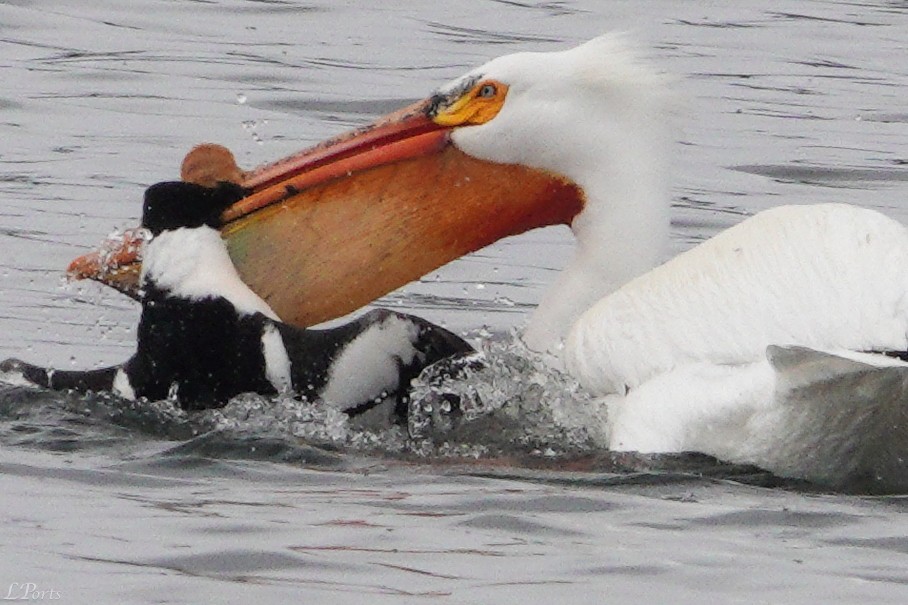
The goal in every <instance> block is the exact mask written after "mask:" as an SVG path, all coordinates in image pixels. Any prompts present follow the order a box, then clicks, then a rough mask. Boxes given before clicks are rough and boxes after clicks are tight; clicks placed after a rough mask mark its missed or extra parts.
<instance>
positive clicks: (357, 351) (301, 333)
mask: <svg viewBox="0 0 908 605" xmlns="http://www.w3.org/2000/svg"><path fill="white" fill-rule="evenodd" d="M241 195H242V192H241V191H240V190H239V189H238V188H235V187H231V186H223V187H219V188H213V189H212V188H205V187H201V186H198V185H193V184H189V183H182V182H174V183H159V184H158V185H155V186H153V187H151V188H149V190H148V191H147V192H146V199H145V213H144V217H145V219H144V220H143V222H144V223H145V224H146V226H150V227H151V233H152V236H151V239H150V241H148V242H147V244H145V251H144V263H143V268H142V276H141V284H142V295H141V303H142V313H141V317H140V320H139V326H138V332H137V351H136V353H135V355H133V356H132V357H131V358H130V359H129V360H128V361H127V362H125V363H124V364H122V365H121V366H117V367H114V368H105V369H101V370H92V371H87V372H78V371H62V372H61V371H53V370H46V369H43V368H39V367H36V366H33V365H31V364H25V363H23V362H19V361H7V362H6V363H5V367H6V369H8V370H10V369H14V370H18V371H20V372H22V373H23V375H24V376H25V377H26V378H27V379H29V380H31V381H32V382H35V383H37V384H40V385H41V386H45V387H50V388H56V389H76V390H94V391H113V392H114V393H116V394H118V395H120V396H123V397H126V398H130V399H133V398H147V399H150V400H158V399H165V398H167V397H173V398H175V399H176V401H178V402H179V404H180V405H181V406H182V407H183V408H185V409H189V410H195V409H208V408H214V407H221V406H223V405H224V404H226V403H227V401H228V400H229V399H230V398H231V397H233V396H235V395H238V394H240V393H245V392H254V393H260V394H263V395H268V394H275V393H288V394H295V395H297V396H302V397H305V398H307V399H311V400H316V399H320V400H323V401H325V402H326V403H328V404H330V405H333V406H335V407H337V408H339V409H341V410H343V411H345V412H347V413H349V414H351V415H357V414H360V413H363V412H365V411H368V410H369V409H371V408H373V407H375V406H376V405H377V404H385V407H388V405H387V403H388V402H390V404H391V405H390V409H389V410H388V417H389V418H390V419H399V418H400V417H401V415H402V414H404V413H405V409H406V401H405V397H406V392H407V390H408V388H409V383H410V380H411V379H412V378H414V377H415V376H416V375H417V374H418V373H419V371H420V370H421V369H422V368H423V367H425V366H426V365H429V364H432V363H434V362H436V361H439V360H441V359H443V358H445V357H447V356H449V355H459V354H463V353H466V352H468V351H472V348H471V347H470V346H469V345H468V344H467V343H466V342H464V341H463V340H462V339H461V338H459V337H457V336H456V335H454V334H452V333H451V332H448V331H447V330H444V329H442V328H439V327H437V326H434V325H432V324H430V323H429V322H426V321H424V320H422V319H420V318H417V317H413V316H409V315H404V314H400V313H395V312H392V311H387V310H382V309H379V310H374V311H371V312H369V313H367V314H365V315H363V316H362V317H360V318H358V319H356V320H354V321H352V322H350V323H348V324H345V325H342V326H339V327H335V328H329V329H321V330H316V329H309V330H307V329H302V328H298V327H295V326H291V325H289V324H286V323H283V322H281V321H280V319H279V318H278V317H277V315H276V314H275V313H274V311H273V310H272V309H271V308H270V307H269V306H268V305H267V303H265V302H264V301H263V300H262V299H261V298H260V297H259V296H258V295H257V294H255V293H254V292H252V290H250V289H249V288H248V287H247V286H246V285H245V284H244V283H243V282H242V280H241V279H240V278H239V276H238V274H237V272H236V270H235V268H234V266H233V264H232V263H231V261H230V257H229V256H228V253H227V249H226V247H225V245H224V242H223V240H222V239H221V236H220V234H219V233H218V231H217V230H216V229H215V228H213V227H212V226H211V225H209V224H208V221H209V220H212V219H211V218H210V217H212V216H214V215H215V214H213V213H212V209H215V210H218V209H220V208H222V207H224V206H225V205H226V204H229V203H230V202H231V201H233V200H235V199H238V197H239V196H241ZM209 206H210V208H208V207H209ZM177 207H179V208H194V209H195V210H193V212H194V213H196V214H198V216H197V217H196V216H195V215H193V216H191V217H186V216H181V215H180V212H178V211H174V210H173V209H174V208H177ZM159 215H163V219H161V220H162V221H163V222H162V223H161V224H158V222H157V221H158V217H159ZM184 225H185V226H184Z"/></svg>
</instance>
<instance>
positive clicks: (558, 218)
mask: <svg viewBox="0 0 908 605" xmlns="http://www.w3.org/2000/svg"><path fill="white" fill-rule="evenodd" d="M666 92H667V87H666V86H665V81H664V78H663V77H662V76H661V75H659V74H657V73H655V72H653V71H652V70H650V69H649V68H648V67H647V66H646V65H645V63H644V62H643V61H641V60H640V59H639V58H638V55H637V53H635V52H634V51H633V50H632V48H631V46H630V45H629V44H628V43H627V41H626V40H625V38H624V37H623V36H619V35H605V36H601V37H599V38H596V39H594V40H592V41H589V42H587V43H585V44H582V45H580V46H578V47H576V48H572V49H569V50H564V51H560V52H550V53H519V54H513V55H508V56H504V57H500V58H497V59H494V60H492V61H490V62H488V63H486V64H485V65H483V66H481V67H479V68H477V69H474V70H472V71H470V72H469V73H467V74H465V75H464V76H462V77H460V78H457V79H456V80H454V81H452V82H450V83H448V84H446V85H444V86H442V87H440V88H439V89H438V90H437V91H436V92H435V93H434V94H432V95H430V96H429V97H428V98H427V99H425V100H423V101H420V102H418V103H415V104H413V105H411V106H409V107H406V108H404V109H401V110H400V111H397V112H395V113H393V114H390V115H389V116H386V117H384V118H381V119H379V120H378V121H376V122H375V123H373V124H372V125H370V126H366V127H363V128H360V129H357V130H355V131H352V132H349V133H346V134H343V135H340V136H338V137H335V138H334V139H331V140H329V141H326V142H324V143H322V144H320V145H317V146H315V147H313V148H311V149H308V150H305V151H303V152H301V153H298V154H296V155H294V156H291V157H288V158H285V159H284V160H281V161H278V162H275V163H273V164H270V165H267V166H263V167H260V168H258V169H255V170H252V171H248V172H242V171H239V170H233V167H231V170H230V175H231V178H230V179H228V180H232V181H236V180H240V184H241V185H242V186H243V187H245V188H246V189H247V190H248V191H249V195H247V196H246V197H245V198H244V199H242V200H240V201H239V202H237V203H236V204H234V205H233V206H231V207H230V208H228V209H227V210H226V211H225V212H224V213H223V214H222V216H221V224H220V229H221V233H222V235H223V237H224V238H225V239H226V241H227V245H228V249H229V250H230V255H231V257H232V259H233V261H234V263H235V264H236V266H237V269H238V270H239V272H240V274H241V275H242V277H243V279H244V280H245V281H246V282H247V283H248V284H249V285H250V287H251V288H252V289H253V290H255V291H256V292H257V293H258V294H259V295H260V296H262V297H263V298H264V299H265V300H266V301H267V302H268V303H269V304H270V305H271V306H272V307H273V308H274V309H275V311H276V312H277V313H278V315H280V316H281V317H282V318H284V320H285V321H289V322H291V323H296V324H298V325H302V326H308V325H312V324H315V323H318V322H320V321H323V320H326V319H330V318H332V317H338V316H340V315H343V314H345V313H348V312H350V311H352V310H354V309H356V308H358V307H360V306H362V305H364V304H366V303H368V302H370V301H371V300H374V299H375V298H377V297H379V296H382V295H383V294H385V293H387V292H390V291H391V290H393V289H395V288H397V287H399V286H401V285H403V284H405V283H407V282H408V281H411V280H413V279H416V278H419V277H421V276H422V275H424V274H426V273H428V272H430V271H432V270H434V269H436V268H438V267H440V266H441V265H443V264H445V263H447V262H449V261H451V260H453V259H455V258H458V257H460V256H463V255H465V254H467V253H469V252H472V251H475V250H478V249H479V248H482V247H484V246H486V245H488V244H490V243H492V242H494V241H497V240H498V239H501V238H503V237H506V236H509V235H515V234H518V233H522V232H524V231H527V230H529V229H533V228H536V227H542V226H546V225H555V224H564V225H569V226H571V227H572V228H573V229H574V232H575V235H577V237H578V242H579V248H578V254H577V258H576V259H575V264H576V263H578V262H579V263H581V264H583V263H586V264H589V263H594V264H596V266H599V265H601V266H603V267H606V268H607V270H609V271H613V272H614V273H615V281H616V282H623V281H626V280H627V279H628V277H630V276H633V275H635V274H637V273H640V272H642V271H644V270H646V269H647V268H649V267H651V266H652V265H653V264H655V262H656V261H657V260H658V257H659V255H661V243H662V241H663V240H664V239H666V236H667V227H668V210H667V204H666V203H665V195H664V187H663V180H664V178H663V175H662V174H661V165H662V162H661V155H662V154H663V152H664V150H663V147H664V142H665V132H664V116H663V114H664V107H665V101H666V98H667V96H668V95H667V94H666ZM202 163H204V160H202ZM184 164H185V162H184ZM237 175H239V176H237ZM603 222H611V223H613V224H614V225H615V226H614V228H612V229H608V228H606V229H605V230H603V229H602V227H601V225H600V223H603ZM588 224H596V225H597V227H596V233H597V236H596V237H595V238H593V237H592V236H589V235H588V236H586V237H585V234H586V232H587V231H590V232H591V230H590V229H588V228H587V225H588ZM656 248H658V249H659V250H658V252H654V250H655V249H656ZM109 256H114V255H109ZM117 258H118V259H119V260H118V262H120V263H121V266H122V262H123V258H122V256H117ZM101 264H103V263H101ZM96 265H97V263H96V264H95V265H90V264H89V265H86V264H85V262H84V259H83V261H82V262H81V264H80V263H74V267H78V268H77V269H76V270H77V271H81V276H82V277H86V276H87V277H94V278H101V279H106V281H107V282H109V283H114V284H116V283H117V280H116V279H113V278H110V277H109V276H110V275H122V274H123V271H121V270H119V268H118V270H117V271H115V272H110V271H104V270H99V269H97V268H96ZM86 266H88V267H89V268H88V269H87V270H86V269H85V267H86ZM606 281H607V280H606ZM616 285H618V284H617V283H616ZM596 290H597V293H598V294H601V293H602V292H601V287H599V286H597V287H596ZM556 306H558V305H556ZM561 306H563V305H561ZM543 307H545V303H544V304H543ZM540 312H543V311H540ZM551 314H552V315H553V317H554V316H555V315H558V314H564V315H574V314H575V313H574V311H573V310H570V309H569V310H568V311H564V310H563V309H560V310H559V309H555V310H554V311H552V312H551Z"/></svg>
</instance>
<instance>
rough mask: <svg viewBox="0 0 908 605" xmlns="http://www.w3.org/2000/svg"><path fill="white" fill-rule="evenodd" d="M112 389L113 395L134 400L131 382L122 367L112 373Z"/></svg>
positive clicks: (134, 394)
mask: <svg viewBox="0 0 908 605" xmlns="http://www.w3.org/2000/svg"><path fill="white" fill-rule="evenodd" d="M112 391H113V393H114V394H115V395H118V396H120V397H122V398H123V399H131V400H134V399H135V398H136V392H135V390H134V389H133V388H132V384H131V383H130V382H129V376H127V375H126V372H125V371H124V370H123V368H120V369H119V370H117V373H116V374H114V380H113V387H112Z"/></svg>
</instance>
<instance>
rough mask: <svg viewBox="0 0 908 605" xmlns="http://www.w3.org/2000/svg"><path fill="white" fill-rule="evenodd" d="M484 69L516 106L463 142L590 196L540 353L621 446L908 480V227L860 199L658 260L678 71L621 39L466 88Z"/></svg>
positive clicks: (537, 317)
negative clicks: (555, 363) (588, 398)
mask: <svg viewBox="0 0 908 605" xmlns="http://www.w3.org/2000/svg"><path fill="white" fill-rule="evenodd" d="M478 75H481V77H482V78H485V79H490V80H494V81H500V82H503V83H504V84H506V85H507V86H508V87H509V90H508V98H507V100H506V101H505V103H504V104H503V106H502V107H501V109H500V112H499V113H498V115H497V116H496V117H495V118H494V119H492V120H490V121H488V122H486V123H484V124H481V125H476V126H472V127H469V128H461V129H458V130H455V131H454V132H453V134H452V139H453V142H454V144H455V145H456V146H458V147H459V148H460V149H462V150H463V151H465V152H467V153H468V154H470V155H473V156H475V157H479V158H482V159H485V160H491V161H494V162H503V163H520V164H525V165H529V166H532V167H534V168H538V169H542V170H546V171H551V172H553V173H556V174H559V175H562V176H564V177H565V178H567V179H568V180H570V181H572V182H574V183H576V184H577V185H578V186H580V187H581V188H582V190H583V193H584V196H585V203H584V206H583V208H582V210H581V211H580V213H579V214H578V215H577V216H576V217H575V218H574V220H573V222H572V224H571V228H572V230H573V233H574V235H575V237H576V242H577V251H576V254H575V256H574V258H573V260H572V261H571V262H570V263H569V265H568V266H567V268H566V269H565V270H564V272H563V273H562V275H561V276H560V277H559V279H558V282H557V284H556V286H555V287H554V288H553V289H552V290H551V291H550V292H549V293H548V294H547V295H546V296H545V297H544V299H543V301H542V303H541V304H540V306H539V308H538V309H537V311H536V312H535V314H534V316H533V318H532V320H531V323H530V325H529V327H528V329H527V331H526V334H525V342H526V343H527V345H528V346H529V347H530V348H532V349H535V350H539V351H548V352H552V353H555V355H556V357H558V358H560V359H561V360H562V361H563V363H564V364H565V366H566V368H567V369H568V370H569V371H570V373H571V374H573V375H574V376H575V377H576V378H577V379H578V380H579V381H580V383H581V384H582V385H583V386H584V387H585V388H586V389H588V390H589V391H590V392H591V393H593V394H594V395H596V396H598V397H600V398H599V399H598V401H599V403H600V404H601V405H604V406H607V408H608V424H609V426H608V430H607V431H606V432H607V434H608V446H609V448H611V449H613V450H626V451H640V452H681V451H699V452H703V453H707V454H711V455H714V456H717V457H719V458H721V459H724V460H727V461H732V462H741V463H752V464H756V465H759V466H761V467H763V468H766V469H768V470H771V471H773V472H775V473H777V474H779V475H783V476H788V477H798V478H806V479H811V480H819V481H822V482H825V483H833V484H839V483H843V482H845V481H851V480H854V479H855V478H857V477H864V476H866V477H871V478H880V477H879V475H880V474H881V473H883V474H886V475H887V477H884V478H882V480H883V481H888V482H892V481H895V482H896V483H899V482H900V483H899V484H901V485H908V480H904V479H902V480H899V479H898V477H899V476H900V475H904V474H905V472H904V470H905V469H904V466H903V465H902V463H901V460H902V459H905V460H908V435H906V429H905V428H904V427H905V425H906V423H905V422H903V421H904V420H906V411H908V386H906V385H908V363H905V361H902V360H900V359H897V358H895V357H892V356H887V355H884V354H883V353H884V352H889V353H890V354H891V353H897V354H901V355H902V357H904V354H905V352H906V351H908V231H906V229H905V227H904V226H903V225H901V224H899V223H897V222H896V221H893V220H891V219H889V218H887V217H885V216H883V215H882V214H880V213H877V212H874V211H871V210H866V209H861V208H857V207H851V206H847V205H840V204H827V205H813V206H784V207H779V208H775V209H772V210H769V211H765V212H763V213H760V214H758V215H756V216H754V217H752V218H750V219H748V220H746V221H744V222H743V223H741V224H739V225H737V226H735V227H733V228H731V229H729V230H727V231H726V232H723V233H721V234H719V235H718V236H716V237H714V238H712V239H711V240H709V241H707V242H705V243H703V244H701V245H699V246H697V247H696V248H694V249H692V250H690V251H688V252H686V253H684V254H681V255H679V256H678V257H676V258H674V259H672V260H670V261H669V262H667V263H665V264H663V265H661V266H656V264H657V262H658V259H659V258H661V255H662V253H663V250H664V248H665V246H666V244H667V240H668V225H669V220H668V214H669V196H668V194H667V185H666V176H665V168H664V166H665V162H664V158H665V157H666V150H667V148H668V142H669V128H668V127H667V123H668V115H667V114H668V113H670V111H671V109H670V105H671V102H670V90H669V86H670V80H669V79H667V78H665V77H663V76H660V75H659V74H656V73H654V72H653V71H651V70H650V68H649V67H647V66H646V65H645V64H644V63H643V62H642V61H641V60H639V59H638V57H637V55H636V53H634V52H633V51H631V50H630V49H629V47H628V45H627V44H626V42H625V40H624V39H623V38H622V37H618V36H603V37H601V38H598V39H595V40H593V41H591V42H588V43H586V44H584V45H582V46H579V47H577V48H574V49H571V50H568V51H564V52H560V53H550V54H519V55H511V56H507V57H502V58H499V59H496V60H493V61H491V62H490V63H488V64H487V65H485V66H483V67H480V68H478V69H476V70H474V72H471V74H468V75H467V76H464V80H469V79H471V78H475V77H477V76H478ZM461 82H462V80H458V81H455V82H454V83H453V84H452V85H450V86H449V87H448V88H446V89H443V90H456V89H457V88H458V87H459V86H462V83H461Z"/></svg>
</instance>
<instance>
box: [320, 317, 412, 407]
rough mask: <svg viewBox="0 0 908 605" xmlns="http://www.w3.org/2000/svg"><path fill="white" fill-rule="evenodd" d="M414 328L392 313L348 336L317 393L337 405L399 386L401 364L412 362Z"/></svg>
mask: <svg viewBox="0 0 908 605" xmlns="http://www.w3.org/2000/svg"><path fill="white" fill-rule="evenodd" d="M417 336H418V328H417V326H416V325H415V324H413V323H412V322H408V321H404V320H401V319H400V318H398V317H395V316H393V315H391V316H389V317H387V318H386V319H384V320H383V321H381V322H378V323H376V324H373V325H371V326H369V328H368V329H366V330H365V331H364V332H362V333H360V334H359V335H358V336H357V337H356V338H354V339H353V340H351V341H350V342H349V343H347V345H346V346H345V347H344V349H343V351H342V352H341V354H340V355H339V356H338V358H337V359H336V360H335V362H334V364H333V365H332V366H331V371H330V374H329V376H328V382H327V384H326V385H325V387H324V389H323V390H322V393H321V397H322V399H324V400H325V401H327V402H328V403H330V404H332V405H335V406H337V407H339V408H341V409H344V408H347V407H350V406H351V405H356V404H360V403H363V402H365V401H369V400H370V399H373V400H374V399H377V398H380V397H383V396H384V395H386V394H388V393H390V392H391V391H393V390H394V389H396V388H397V387H398V386H399V382H400V369H399V366H400V365H401V364H404V365H407V364H410V363H412V362H413V359H414V357H415V356H416V348H415V347H414V346H413V341H414V340H416V338H417Z"/></svg>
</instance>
